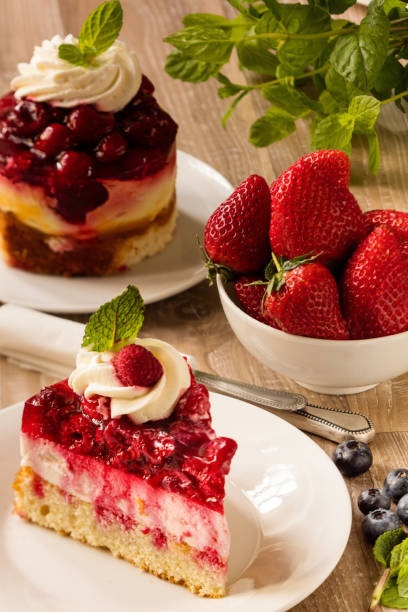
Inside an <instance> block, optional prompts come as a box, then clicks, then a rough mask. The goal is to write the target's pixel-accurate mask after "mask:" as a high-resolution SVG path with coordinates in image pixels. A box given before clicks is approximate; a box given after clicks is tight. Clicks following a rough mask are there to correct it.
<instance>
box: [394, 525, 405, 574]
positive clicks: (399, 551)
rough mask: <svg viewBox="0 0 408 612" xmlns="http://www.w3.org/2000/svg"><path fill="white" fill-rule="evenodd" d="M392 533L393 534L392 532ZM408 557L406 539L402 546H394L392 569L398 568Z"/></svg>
mask: <svg viewBox="0 0 408 612" xmlns="http://www.w3.org/2000/svg"><path fill="white" fill-rule="evenodd" d="M391 533H392V532H391ZM407 555H408V539H407V538H405V539H404V540H403V541H402V542H401V543H400V544H397V545H396V546H394V548H393V549H392V551H391V557H390V568H391V569H396V568H398V567H399V566H400V565H401V563H402V562H403V561H404V559H406V558H407Z"/></svg>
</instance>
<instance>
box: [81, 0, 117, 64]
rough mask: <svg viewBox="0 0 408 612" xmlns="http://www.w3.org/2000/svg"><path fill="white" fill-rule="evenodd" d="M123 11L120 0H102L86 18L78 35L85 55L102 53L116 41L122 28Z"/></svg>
mask: <svg viewBox="0 0 408 612" xmlns="http://www.w3.org/2000/svg"><path fill="white" fill-rule="evenodd" d="M122 22H123V11H122V7H121V5H120V2H118V0H108V2H102V4H100V5H99V6H98V7H97V8H96V9H95V10H94V11H92V13H91V14H90V15H89V17H87V19H85V21H84V24H83V26H82V28H81V31H80V33H79V37H78V46H79V50H80V51H81V53H83V54H84V55H93V56H95V55H100V54H101V53H103V52H104V51H106V50H107V49H109V47H110V46H111V45H112V43H114V42H115V40H116V39H117V37H118V36H119V32H120V30H121V28H122Z"/></svg>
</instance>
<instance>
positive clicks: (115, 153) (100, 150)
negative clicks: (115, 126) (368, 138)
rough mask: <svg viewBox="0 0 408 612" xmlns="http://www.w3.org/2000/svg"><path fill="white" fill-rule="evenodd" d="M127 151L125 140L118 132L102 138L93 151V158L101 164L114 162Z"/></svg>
mask: <svg viewBox="0 0 408 612" xmlns="http://www.w3.org/2000/svg"><path fill="white" fill-rule="evenodd" d="M126 151H127V144H126V140H125V139H124V138H123V136H122V134H119V132H111V133H110V134H108V135H107V136H104V137H103V138H102V140H101V141H100V143H99V144H98V146H97V147H96V149H95V157H96V159H97V160H99V161H101V162H112V161H116V160H117V159H118V158H119V157H121V156H122V155H124V154H125V153H126Z"/></svg>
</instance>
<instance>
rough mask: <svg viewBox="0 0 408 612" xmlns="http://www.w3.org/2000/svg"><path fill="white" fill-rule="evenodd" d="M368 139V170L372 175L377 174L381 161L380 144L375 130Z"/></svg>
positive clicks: (368, 135)
mask: <svg viewBox="0 0 408 612" xmlns="http://www.w3.org/2000/svg"><path fill="white" fill-rule="evenodd" d="M367 138H368V151H369V159H368V169H369V170H370V172H371V174H377V172H378V168H379V167H380V161H381V153H380V143H379V142H378V136H377V132H376V131H375V130H373V131H372V132H370V133H369V134H367Z"/></svg>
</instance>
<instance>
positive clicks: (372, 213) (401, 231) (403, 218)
mask: <svg viewBox="0 0 408 612" xmlns="http://www.w3.org/2000/svg"><path fill="white" fill-rule="evenodd" d="M364 223H365V226H366V230H367V234H368V233H369V232H371V231H372V230H373V229H374V228H375V227H376V226H377V225H388V227H391V228H392V229H393V230H394V232H395V234H396V235H397V236H398V238H399V239H400V240H402V241H404V242H406V241H407V240H408V213H406V212H402V211H400V210H368V211H367V212H365V213H364Z"/></svg>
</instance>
